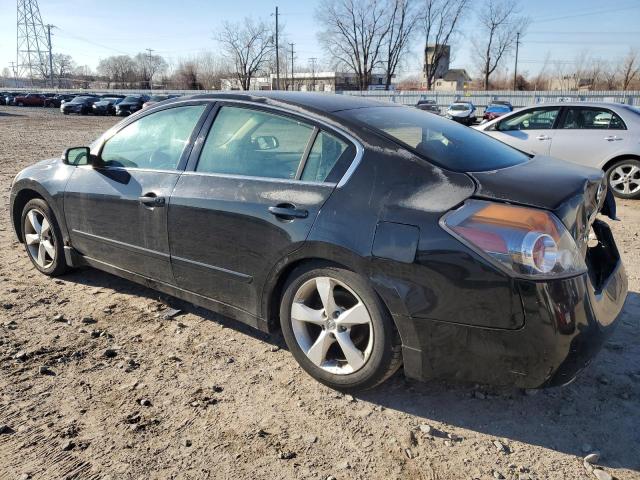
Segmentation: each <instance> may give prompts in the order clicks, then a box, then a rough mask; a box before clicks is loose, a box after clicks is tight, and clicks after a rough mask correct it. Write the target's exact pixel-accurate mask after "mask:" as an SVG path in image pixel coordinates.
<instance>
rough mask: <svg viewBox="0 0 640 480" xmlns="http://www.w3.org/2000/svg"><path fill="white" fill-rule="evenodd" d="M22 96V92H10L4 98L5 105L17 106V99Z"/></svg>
mask: <svg viewBox="0 0 640 480" xmlns="http://www.w3.org/2000/svg"><path fill="white" fill-rule="evenodd" d="M19 95H22V93H20V92H10V93H9V94H7V95H6V96H5V97H4V100H5V105H15V98H16V97H17V96H19Z"/></svg>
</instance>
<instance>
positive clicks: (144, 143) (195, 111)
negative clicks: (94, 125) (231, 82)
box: [101, 105, 205, 170]
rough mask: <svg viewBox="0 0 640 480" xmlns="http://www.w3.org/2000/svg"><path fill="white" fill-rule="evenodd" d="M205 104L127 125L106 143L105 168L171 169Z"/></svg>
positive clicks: (182, 108)
mask: <svg viewBox="0 0 640 480" xmlns="http://www.w3.org/2000/svg"><path fill="white" fill-rule="evenodd" d="M204 109H205V105H191V106H184V107H176V108H169V109H167V110H161V111H159V112H156V113H152V114H151V115H147V116H145V117H142V118H141V119H139V120H136V121H135V122H133V123H131V124H129V125H127V126H126V127H124V128H123V129H122V130H120V131H119V132H118V133H116V134H115V135H114V136H113V137H111V138H110V139H109V140H107V142H106V143H105V145H104V147H103V149H102V154H101V159H102V163H103V165H104V166H106V167H126V168H149V169H154V170H174V169H175V168H176V167H177V166H178V163H179V162H180V158H181V157H182V152H183V151H184V149H185V147H186V146H187V144H188V143H189V138H190V137H191V134H192V132H193V129H194V128H195V126H196V124H197V123H198V120H199V119H200V117H201V116H202V112H204Z"/></svg>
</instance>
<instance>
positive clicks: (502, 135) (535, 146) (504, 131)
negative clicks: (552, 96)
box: [486, 107, 560, 155]
mask: <svg viewBox="0 0 640 480" xmlns="http://www.w3.org/2000/svg"><path fill="white" fill-rule="evenodd" d="M559 113H560V107H533V108H527V109H524V110H522V111H519V112H518V113H515V114H513V115H509V116H507V117H505V118H504V119H503V120H501V121H499V122H497V123H496V124H494V127H493V128H492V129H491V130H487V131H486V133H488V134H489V135H491V136H492V137H494V138H497V139H498V140H500V141H502V142H504V143H506V144H508V145H511V146H512V147H515V148H517V149H519V150H522V151H523V152H526V153H531V154H534V155H549V152H550V149H551V145H552V143H553V137H554V135H555V130H554V127H555V125H556V123H557V120H558V118H559Z"/></svg>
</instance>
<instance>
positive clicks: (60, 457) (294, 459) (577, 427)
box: [0, 107, 640, 480]
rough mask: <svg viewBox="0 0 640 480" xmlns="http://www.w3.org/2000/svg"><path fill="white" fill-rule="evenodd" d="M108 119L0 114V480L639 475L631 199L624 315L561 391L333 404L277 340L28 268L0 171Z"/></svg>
mask: <svg viewBox="0 0 640 480" xmlns="http://www.w3.org/2000/svg"><path fill="white" fill-rule="evenodd" d="M114 122H115V120H114V119H113V118H104V117H75V116H69V117H67V116H64V117H63V116H62V115H61V114H60V112H59V111H57V110H46V109H29V108H12V107H0V182H1V184H0V191H1V194H2V211H3V212H4V214H3V215H2V217H1V218H2V222H1V223H0V242H1V245H2V253H3V255H2V260H1V261H0V305H2V307H0V478H2V479H7V480H12V479H20V478H25V479H26V478H33V479H63V478H78V479H80V478H81V479H86V478H91V479H99V478H100V479H106V478H111V479H130V478H131V479H166V478H176V479H205V478H212V479H213V478H215V479H240V478H242V479H245V478H246V479H259V478H260V479H262V478H265V479H307V478H308V479H322V480H326V479H327V478H335V479H338V480H342V479H394V478H398V479H430V480H435V479H438V480H444V479H460V478H467V479H475V478H478V479H492V478H508V479H518V478H519V479H526V478H532V479H587V478H596V476H595V475H594V473H592V472H590V471H589V470H588V468H586V467H585V466H584V465H583V457H584V456H585V455H587V454H589V453H592V452H594V451H599V452H600V459H599V460H598V461H597V462H596V463H597V464H598V466H597V468H601V469H602V470H603V471H604V472H607V473H608V474H610V475H612V476H613V477H615V478H618V479H633V478H635V479H640V345H639V344H640V342H639V340H640V336H639V333H638V332H639V329H638V326H639V318H640V315H639V314H640V296H639V295H638V292H639V291H640V258H639V256H640V254H639V251H638V246H639V240H638V226H639V224H640V202H637V203H634V202H631V201H629V202H620V203H619V216H620V218H621V219H622V221H621V222H615V224H614V225H613V228H614V230H615V233H616V235H617V241H618V245H619V247H620V250H621V251H622V252H623V256H624V259H625V264H626V267H627V271H628V274H629V279H630V294H629V297H628V299H627V303H626V306H625V311H624V315H623V317H622V319H621V322H620V324H619V327H618V329H617V331H616V333H615V335H614V337H613V338H612V339H611V341H610V342H609V343H608V344H607V345H606V346H605V348H604V349H603V351H602V352H601V354H600V356H599V357H598V358H597V360H596V361H595V362H594V364H593V365H592V366H591V367H590V368H589V369H588V370H587V371H586V372H585V373H584V374H583V375H582V376H581V377H579V378H578V379H577V380H576V381H575V382H574V383H573V384H571V385H570V386H567V387H564V388H556V389H548V390H544V391H540V392H538V393H537V394H535V395H525V394H523V393H522V392H520V391H516V390H513V389H496V388H490V387H485V386H479V385H454V384H445V383H439V382H429V383H417V382H412V381H407V380H405V378H404V377H403V375H402V373H401V372H400V373H399V374H397V375H396V376H394V377H393V378H392V379H391V380H390V381H388V382H387V383H385V384H384V385H382V386H381V387H379V388H377V389H375V390H373V391H369V392H367V393H364V394H362V395H358V396H356V397H351V396H344V395H342V394H339V393H336V392H334V391H332V390H329V389H328V388H326V387H324V386H322V385H320V384H318V383H316V382H315V381H313V380H312V379H311V378H310V377H308V376H306V375H305V374H304V373H303V371H302V370H301V369H300V368H298V366H297V365H296V363H295V362H294V360H293V358H292V357H291V356H290V355H289V353H288V352H287V351H286V349H284V348H283V347H284V343H283V341H282V339H281V338H280V336H273V337H268V336H265V335H263V334H261V333H258V332H254V331H251V330H250V329H249V328H246V327H244V326H242V325H240V324H237V323H235V322H233V321H231V320H227V319H223V318H221V317H219V316H217V315H215V314H213V313H211V312H208V311H206V310H202V309H199V308H195V307H193V306H190V305H188V304H185V303H182V302H180V301H178V300H176V299H173V298H171V297H166V296H163V295H161V294H158V293H156V292H154V291H151V290H148V289H146V288H142V287H140V286H137V285H136V284H133V283H130V282H128V281H125V280H121V279H118V278H116V277H113V276H111V275H108V274H105V273H101V272H98V271H94V270H83V271H78V272H75V273H72V274H70V275H67V276H64V277H62V278H59V279H49V278H47V277H45V276H42V275H40V274H37V273H36V271H35V269H34V268H32V266H31V264H30V262H29V260H28V259H27V256H26V253H25V252H24V249H23V246H22V245H21V244H18V243H17V241H16V240H15V237H14V234H13V230H12V228H11V226H10V222H9V218H8V215H7V207H8V196H9V188H10V184H11V180H12V178H13V176H14V175H15V174H16V173H17V172H18V171H19V170H20V169H21V168H23V167H25V166H27V165H29V164H31V163H33V162H34V161H36V160H39V159H41V158H46V157H52V156H57V155H59V154H60V153H61V151H62V150H63V148H64V147H65V146H74V145H82V144H86V143H88V142H89V141H91V140H93V139H94V138H95V137H97V136H98V135H99V134H100V133H101V132H103V131H104V130H106V129H107V128H108V127H109V126H111V125H112V124H113V123H114ZM169 308H180V309H182V310H183V313H182V314H181V315H179V316H177V317H174V318H172V319H165V318H163V315H164V314H165V313H166V310H167V309H169ZM589 468H591V467H589ZM604 472H602V473H604ZM598 478H609V477H606V476H603V477H598Z"/></svg>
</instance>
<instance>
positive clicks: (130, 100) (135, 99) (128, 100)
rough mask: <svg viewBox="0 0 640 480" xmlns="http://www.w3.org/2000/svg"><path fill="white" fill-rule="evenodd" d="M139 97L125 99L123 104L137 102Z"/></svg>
mask: <svg viewBox="0 0 640 480" xmlns="http://www.w3.org/2000/svg"><path fill="white" fill-rule="evenodd" d="M139 101H140V97H125V99H124V100H123V102H139Z"/></svg>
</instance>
